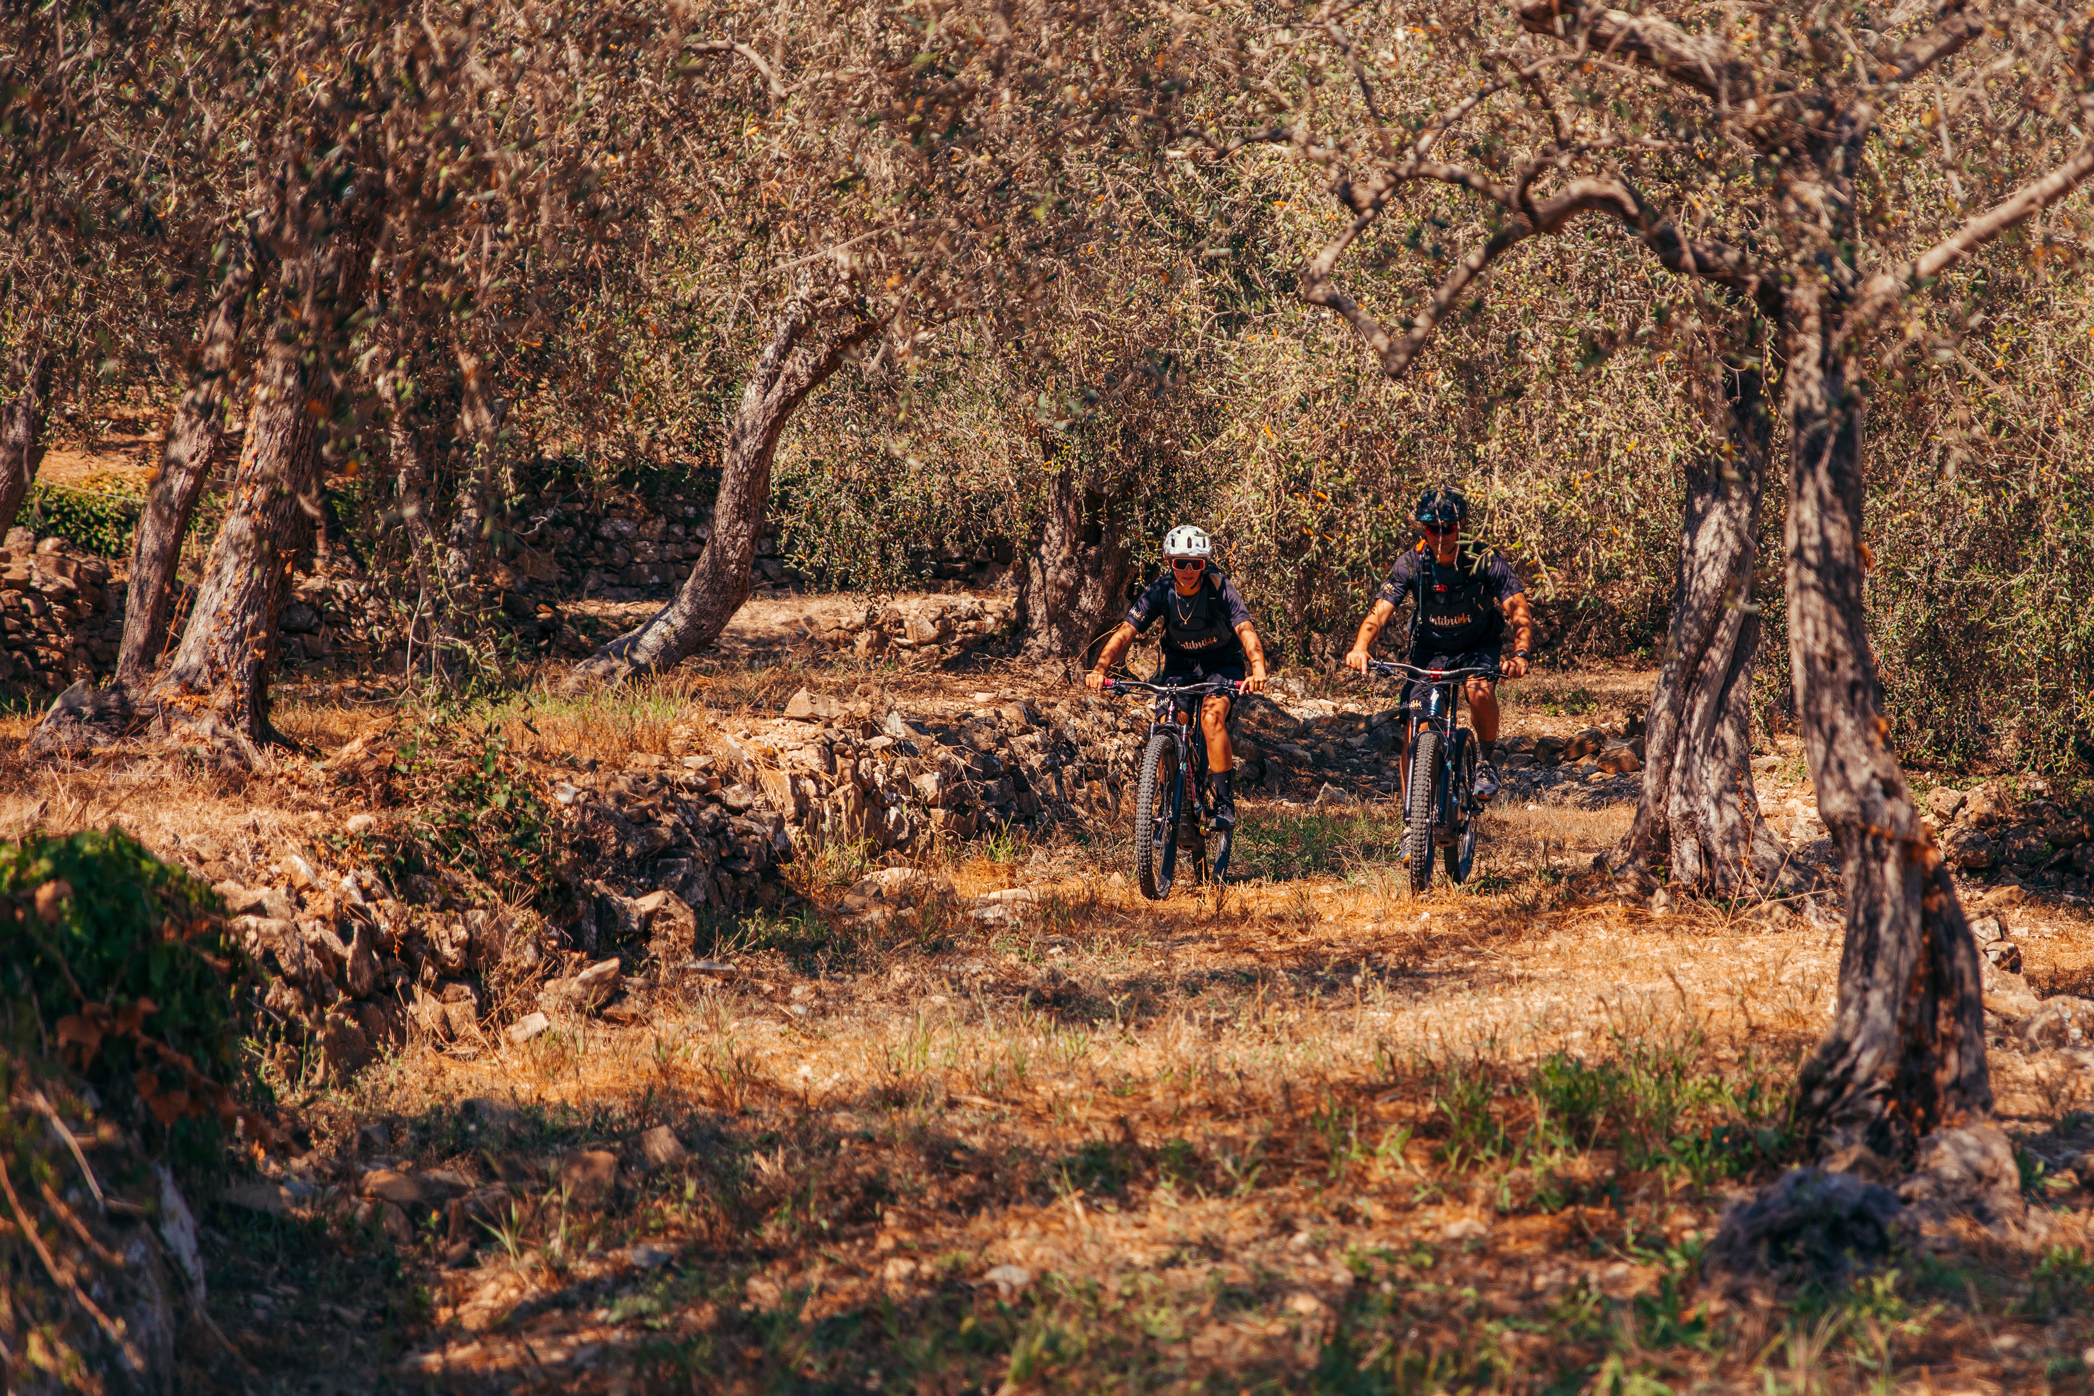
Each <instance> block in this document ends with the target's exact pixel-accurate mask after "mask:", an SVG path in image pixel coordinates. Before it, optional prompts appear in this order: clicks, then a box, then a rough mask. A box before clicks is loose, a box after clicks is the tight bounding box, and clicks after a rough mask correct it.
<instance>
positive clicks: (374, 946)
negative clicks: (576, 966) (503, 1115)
mask: <svg viewBox="0 0 2094 1396" xmlns="http://www.w3.org/2000/svg"><path fill="white" fill-rule="evenodd" d="M578 780H579V783H577V782H564V783H562V784H561V785H560V786H559V787H557V789H556V790H555V798H556V800H557V801H558V803H559V807H560V808H561V810H562V818H563V819H564V820H565V821H566V822H567V824H568V829H567V835H568V838H569V841H570V844H571V847H572V849H573V851H574V853H575V854H576V855H577V865H578V866H580V867H582V868H586V869H588V870H589V872H590V873H591V874H592V875H593V877H594V880H593V881H592V882H590V883H589V884H588V886H586V887H584V888H582V889H580V890H581V894H582V895H581V898H580V900H581V903H582V906H581V916H580V918H579V920H578V921H577V923H576V924H575V925H574V926H572V927H561V928H555V927H550V926H547V925H545V924H543V923H540V922H538V921H536V920H535V919H532V920H519V919H517V918H516V917H514V916H512V915H510V914H509V913H507V912H505V911H503V910H502V909H500V908H499V907H495V908H489V907H485V906H473V905H469V904H468V902H469V897H470V893H469V889H467V888H466V887H465V886H464V885H463V884H461V883H458V882H456V881H455V880H452V879H438V878H432V877H424V876H403V877H401V878H399V879H397V882H396V884H395V885H390V886H389V885H388V884H387V883H386V882H385V881H384V880H383V879H381V878H380V877H379V876H378V875H377V873H375V872H374V871H372V870H371V869H369V868H351V869H348V870H333V871H322V870H321V869H320V868H318V867H317V866H316V865H315V864H314V863H313V862H310V861H308V859H307V858H306V857H305V856H303V855H302V854H297V853H292V854H289V855H286V856H285V857H283V858H282V859H281V860H280V861H278V862H276V863H274V864H270V865H266V866H263V865H257V864H253V863H249V862H246V861H244V860H239V859H232V858H228V857H227V856H226V855H225V854H224V853H223V852H222V850H221V847H220V845H219V844H218V843H217V842H216V841H215V840H213V839H210V838H208V837H201V836H199V837H195V838H191V839H189V840H187V841H184V842H181V843H179V844H177V845H176V846H175V848H173V849H172V850H170V853H171V856H172V858H173V859H174V860H175V861H178V862H181V863H183V864H184V865H186V866H187V867H188V868H189V869H190V870H191V871H192V872H194V873H195V874H196V875H197V876H199V877H201V878H203V879H204V880H206V881H208V882H210V883H211V884H212V889H213V890H214V891H215V892H217V893H218V895H219V897H220V898H221V899H222V900H223V901H224V903H225V906H226V911H227V914H228V915H229V916H230V917H231V918H232V919H231V921H230V923H229V924H230V926H231V929H232V930H233V932H234V933H235V934H236V935H237V936H238V937H239V938H240V939H241V941H242V943H243V944H244V945H245V947H246V949H247V951H248V953H249V954H250V955H252V956H253V957H254V958H255V960H256V961H257V962H258V963H259V964H260V965H261V966H262V968H263V970H264V972H265V974H266V975H267V977H268V980H269V982H268V987H267V989H266V991H265V995H264V999H263V1006H264V1008H265V1010H266V1011H267V1012H268V1013H269V1014H270V1015H271V1016H272V1017H273V1018H274V1019H275V1020H276V1021H277V1022H278V1023H279V1024H281V1025H283V1026H286V1027H290V1028H293V1029H296V1030H297V1033H296V1034H294V1035H303V1036H305V1037H306V1038H307V1039H308V1040H309V1041H311V1042H313V1043H315V1044H316V1045H317V1046H318V1048H319V1050H320V1053H321V1056H322V1060H323V1063H324V1065H325V1067H326V1069H327V1070H328V1071H329V1072H330V1073H331V1074H336V1075H339V1074H342V1073H346V1072H350V1071H354V1070H356V1069H357V1068H358V1067H360V1066H362V1065H363V1064H365V1063H366V1062H368V1061H369V1060H370V1059H371V1058H372V1056H373V1055H374V1054H375V1053H376V1052H377V1051H379V1050H380V1049H381V1048H384V1047H386V1046H389V1045H396V1044H398V1043H399V1042H401V1041H403V1040H404V1039H405V1037H406V1035H407V1034H408V1032H409V1031H410V1030H411V1029H414V1028H419V1029H421V1030H422V1031H423V1032H425V1033H426V1034H428V1035H429V1036H431V1037H432V1038H434V1039H436V1040H438V1041H448V1042H454V1043H457V1044H460V1045H462V1046H465V1047H469V1048H477V1047H481V1046H486V1045H490V1044H491V1043H492V1042H493V1038H492V1036H491V1033H490V1030H489V1026H488V1020H489V1016H490V1014H491V1013H492V1012H493V1011H494V1009H495V1005H496V1003H497V1001H499V1000H501V999H503V998H504V997H506V996H508V995H509V994H510V992H511V991H512V990H514V989H515V988H517V987H518V986H521V985H523V984H525V983H527V982H529V981H531V980H534V979H537V978H540V977H542V976H543V975H545V974H546V973H548V972H553V973H555V974H557V973H559V972H562V971H563V969H571V968H572V967H573V966H572V965H571V964H569V963H568V962H569V961H578V960H580V959H582V958H585V957H588V956H593V955H595V954H597V953H599V952H601V951H608V950H611V949H613V948H615V947H617V946H618V945H620V944H621V943H629V942H635V941H642V940H645V941H650V942H651V943H650V944H649V945H647V946H646V947H645V948H646V949H648V950H650V951H651V953H652V954H653V955H654V957H655V958H656V959H657V960H659V961H661V962H663V963H666V964H669V965H671V966H672V967H673V966H674V965H676V964H680V963H681V962H682V961H683V960H685V959H687V958H688V957H689V956H690V954H691V953H692V949H693V938H694V936H695V934H696V931H697V921H696V917H695V915H694V912H693V908H698V907H708V906H709V907H711V908H713V909H715V910H718V911H721V912H724V913H726V914H728V915H734V914H738V913H740V912H742V911H744V910H746V909H747V908H748V907H749V906H751V905H752V904H755V903H759V902H766V903H767V902H769V901H772V900H775V897H776V892H777V883H776V868H777V865H778V864H779V863H780V862H783V861H785V860H786V859H788V858H790V857H791V853H792V845H791V841H790V840H789V839H788V838H787V837H786V834H785V825H784V821H783V820H782V819H781V818H780V817H779V816H778V815H777V814H776V813H775V812H774V811H771V810H769V809H767V808H766V807H765V806H764V805H763V802H762V799H761V797H760V795H758V794H757V792H755V791H753V790H747V789H731V788H730V789H723V788H721V786H720V784H719V782H718V781H717V780H716V779H712V778H710V777H708V776H707V775H706V774H705V773H702V772H681V773H678V774H676V775H673V776H670V775H651V774H618V773H614V774H606V775H602V776H595V775H583V776H581V777H579V778H578ZM347 832H348V833H350V834H351V835H352V836H366V835H376V834H379V833H381V832H382V831H381V827H380V825H379V822H378V819H377V817H376V816H373V815H368V814H365V815H356V816H352V817H351V818H350V819H349V821H348V824H347ZM628 893H631V894H633V895H630V896H628V895H627V894H628ZM650 894H651V895H650Z"/></svg>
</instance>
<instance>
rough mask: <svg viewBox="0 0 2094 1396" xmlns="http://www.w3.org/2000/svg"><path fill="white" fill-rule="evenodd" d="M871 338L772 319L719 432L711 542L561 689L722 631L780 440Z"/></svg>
mask: <svg viewBox="0 0 2094 1396" xmlns="http://www.w3.org/2000/svg"><path fill="white" fill-rule="evenodd" d="M878 330H879V325H878V324H876V323H861V324H859V325H857V326H855V327H853V328H852V329H850V330H848V331H846V332H844V333H842V334H838V335H835V336H823V335H821V334H820V333H819V332H818V331H817V327H816V324H815V318H814V314H813V312H812V311H811V310H810V309H808V308H807V307H806V306H804V305H801V304H797V303H796V304H793V305H789V306H787V307H786V308H785V309H784V310H782V311H781V312H780V313H779V315H778V318H777V320H776V322H775V323H774V324H773V325H772V328H771V338H770V341H769V342H768V343H767V344H766V345H765V346H764V350H763V353H762V354H761V355H760V356H759V357H758V358H757V361H756V366H755V369H754V371H753V372H751V374H750V375H749V381H748V383H747V384H746V385H745V386H744V387H743V389H742V400H741V403H740V405H739V406H738V407H737V408H736V410H735V414H734V421H733V423H732V425H731V426H730V427H729V428H728V432H727V443H726V449H725V450H724V452H723V453H722V457H721V471H720V493H719V497H718V498H717V499H716V500H715V501H714V504H713V522H712V535H711V537H710V538H708V539H707V540H706V544H705V550H704V551H703V552H702V553H700V554H699V555H698V561H697V562H696V564H695V565H693V566H692V568H691V575H690V576H688V577H686V578H685V579H684V583H683V586H682V587H680V588H679V589H678V590H677V593H676V598H675V599H674V600H673V601H671V602H670V603H669V604H668V605H667V606H664V607H663V608H662V609H661V610H660V611H658V612H656V613H655V614H654V616H653V617H652V618H651V619H649V620H648V621H647V622H646V623H645V624H643V625H641V626H640V627H639V628H638V629H637V630H633V631H629V632H627V633H626V634H624V635H621V636H619V637H618V638H617V639H615V640H613V641H611V642H610V643H609V644H607V645H605V646H604V647H603V648H602V649H599V650H598V651H597V652H596V653H595V654H593V655H591V656H590V657H589V658H588V659H586V660H584V661H583V662H582V663H580V664H578V665H576V666H575V670H574V673H573V675H572V676H571V677H570V679H569V683H570V684H575V683H585V682H589V681H593V680H610V681H614V682H615V681H617V680H619V679H623V678H626V677H628V676H629V675H632V674H636V673H653V672H655V671H657V670H661V669H666V668H668V667H669V666H671V665H673V664H675V663H676V662H677V661H678V660H680V659H682V658H684V657H685V656H686V655H690V654H694V653H696V652H697V651H698V650H700V649H703V648H704V647H705V646H706V645H709V644H711V643H712V642H713V641H714V640H715V639H717V638H718V637H719V634H720V632H721V631H722V630H725V629H726V628H727V622H728V621H730V620H732V619H734V613H735V612H736V611H738V610H740V609H741V606H742V603H743V602H744V601H747V600H748V599H749V589H750V581H749V573H750V568H751V566H752V565H753V564H754V563H755V560H756V540H757V538H758V537H759V536H760V535H761V534H762V532H763V519H764V513H765V511H766V510H767V509H768V508H769V507H770V502H771V458H772V456H773V455H774V454H776V452H777V449H778V436H779V434H780V433H781V432H782V431H784V429H785V424H786V422H787V421H788V420H789V419H790V418H791V416H792V414H793V412H794V411H795V410H797V409H798V408H799V406H800V404H801V403H802V402H805V401H806V400H807V395H808V394H809V393H811V392H813V391H814V390H815V389H816V388H818V387H820V386H821V385H822V383H823V382H824V380H826V379H827V378H828V377H829V375H830V374H831V373H834V372H835V371H836V368H837V366H838V365H839V364H841V363H842V362H843V360H844V357H845V355H846V354H847V353H849V352H850V351H851V350H852V349H854V348H855V347H857V345H859V344H861V343H863V342H864V341H865V340H866V339H867V338H869V337H870V336H872V335H873V334H875V333H877V332H878Z"/></svg>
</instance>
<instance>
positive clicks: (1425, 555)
mask: <svg viewBox="0 0 2094 1396" xmlns="http://www.w3.org/2000/svg"><path fill="white" fill-rule="evenodd" d="M1526 589H1527V584H1526V583H1525V582H1522V581H1521V580H1520V578H1519V574H1518V573H1516V572H1514V571H1513V570H1512V568H1511V566H1509V565H1508V564H1507V563H1506V561H1505V559H1504V558H1502V557H1500V556H1499V555H1498V553H1497V550H1496V549H1493V548H1478V547H1475V546H1472V545H1464V546H1463V548H1462V550H1461V553H1460V555H1459V556H1458V557H1457V558H1456V559H1455V561H1454V563H1453V564H1452V565H1451V566H1442V565H1441V564H1440V562H1439V561H1438V560H1437V559H1436V558H1434V557H1433V555H1432V552H1431V549H1430V546H1429V545H1428V544H1424V543H1421V544H1419V545H1418V546H1417V547H1416V548H1414V549H1412V550H1411V551H1409V552H1406V553H1405V554H1403V556H1401V557H1399V558H1397V559H1396V565H1395V566H1394V567H1391V568H1390V569H1389V577H1388V580H1387V581H1385V582H1383V583H1382V588H1381V599H1382V600H1384V601H1386V602H1388V603H1389V604H1390V605H1391V606H1401V605H1403V603H1404V602H1405V601H1409V602H1410V603H1411V604H1412V607H1413V610H1412V612H1411V652H1412V653H1413V654H1458V653H1461V652H1462V651H1465V650H1474V649H1478V648H1481V647H1483V646H1486V645H1494V644H1496V643H1497V642H1498V641H1499V640H1500V639H1501V638H1503V636H1504V634H1505V613H1504V610H1503V609H1502V605H1501V603H1503V602H1504V601H1506V600H1508V599H1510V598H1511V597H1514V596H1518V595H1520V594H1521V593H1522V592H1524V591H1526Z"/></svg>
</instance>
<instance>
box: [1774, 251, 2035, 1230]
mask: <svg viewBox="0 0 2094 1396" xmlns="http://www.w3.org/2000/svg"><path fill="white" fill-rule="evenodd" d="M1822 296H1823V291H1822V288H1820V287H1817V286H1814V285H1810V284H1799V285H1798V286H1797V287H1795V288H1794V289H1793V290H1792V291H1791V292H1790V304H1789V309H1788V312H1787V316H1786V322H1785V324H1784V326H1783V339H1784V344H1783V350H1784V357H1785V359H1786V369H1785V372H1786V379H1787V382H1786V395H1785V396H1786V403H1785V407H1786V411H1787V414H1788V419H1789V424H1790V429H1791V433H1792V447H1791V449H1792V452H1793V454H1792V459H1791V463H1790V470H1789V511H1788V537H1787V550H1788V571H1787V587H1788V617H1789V650H1790V659H1791V663H1792V665H1793V671H1794V678H1795V687H1796V706H1797V716H1798V719H1799V721H1800V723H1801V725H1802V728H1803V735H1804V742H1805V749H1806V751H1807V752H1808V755H1809V759H1810V772H1811V779H1812V781H1813V782H1815V784H1816V786H1817V792H1818V809H1819V812H1820V814H1821V815H1822V816H1823V818H1824V820H1825V823H1826V825H1827V827H1828V828H1830V829H1831V831H1832V836H1833V838H1834V840H1835V841H1836V842H1837V844H1838V846H1839V852H1840V867H1841V872H1842V874H1843V876H1844V879H1845V883H1846V900H1847V937H1846V944H1845V947H1844V949H1843V950H1842V951H1841V954H1840V977H1839V1007H1838V1010H1837V1013H1836V1015H1835V1017H1834V1019H1833V1024H1832V1029H1831V1031H1830V1032H1829V1033H1827V1034H1826V1037H1825V1040H1824V1041H1823V1042H1822V1043H1821V1044H1820V1045H1819V1047H1818V1049H1817V1052H1816V1053H1815V1054H1814V1055H1813V1056H1812V1058H1811V1059H1810V1060H1809V1061H1808V1062H1806V1063H1805V1064H1804V1068H1803V1072H1802V1077H1801V1080H1800V1082H1799V1084H1798V1092H1797V1102H1796V1113H1797V1118H1798V1120H1799V1122H1800V1123H1802V1124H1803V1126H1804V1127H1805V1129H1806V1130H1807V1131H1808V1132H1809V1133H1810V1134H1811V1135H1813V1136H1814V1137H1815V1138H1816V1139H1817V1140H1818V1141H1819V1143H1820V1144H1821V1145H1822V1146H1824V1147H1825V1148H1827V1149H1829V1150H1834V1151H1838V1150H1846V1149H1852V1148H1855V1147H1857V1146H1859V1147H1861V1148H1865V1149H1867V1150H1869V1151H1871V1152H1872V1153H1874V1154H1876V1155H1879V1156H1881V1157H1882V1158H1884V1159H1886V1160H1891V1161H1895V1162H1897V1163H1900V1164H1907V1165H1909V1164H1911V1163H1913V1162H1914V1161H1915V1160H1919V1161H1920V1162H1921V1163H1922V1166H1923V1167H1924V1166H1925V1155H1927V1154H1928V1153H1929V1152H1930V1151H1933V1150H1935V1149H1938V1148H1940V1147H1942V1141H1943V1140H1944V1139H1957V1140H1962V1141H1964V1145H1958V1146H1957V1147H1962V1148H1964V1151H1965V1152H1966V1153H1968V1152H1969V1148H1968V1147H1965V1145H1968V1144H1969V1141H1973V1140H1977V1141H1980V1142H1979V1143H1978V1144H1977V1145H1975V1146H1970V1147H1976V1148H1977V1149H1978V1150H1979V1152H1981V1153H1985V1154H1987V1155H1988V1157H1987V1158H1986V1160H1985V1161H1984V1163H1983V1164H1980V1165H1977V1166H1976V1167H1975V1168H1973V1167H1971V1166H1965V1168H1964V1170H1963V1171H1964V1172H1965V1173H1971V1172H1973V1171H1980V1172H1981V1171H1982V1170H1983V1168H1984V1167H1985V1166H1990V1167H1991V1168H1992V1169H1993V1171H1994V1172H1996V1171H1997V1167H1998V1156H1999V1154H2000V1151H2001V1150H2002V1149H2005V1148H2006V1146H2005V1144H2004V1142H2003V1139H2002V1138H2001V1137H2000V1136H1999V1135H1998V1132H1997V1130H1980V1131H1978V1132H1975V1133H1973V1132H1972V1131H1970V1130H1969V1129H1966V1128H1965V1127H1966V1126H1970V1125H1981V1126H1982V1125H1984V1124H1985V1122H1986V1121H1987V1120H1988V1119H1989V1117H1990V1116H1991V1113H1992V1085H1991V1080H1990V1078H1989V1076H1988V1075H1987V1071H1986V1064H1985V1011H1984V1005H1983V1002H1982V999H1981V995H1982V992H1983V990H1982V980H1981V977H1980V969H1979V963H1978V952H1977V946H1976V944H1975V943H1974V942H1973V941H1972V939H1971V934H1970V928H1969V926H1968V925H1967V924H1966V923H1965V921H1964V919H1963V911H1962V908H1961V907H1960V906H1959V905H1958V904H1957V901H1956V893H1955V889H1954V887H1953V886H1952V885H1951V884H1950V881H1949V875H1948V869H1947V866H1946V865H1945V864H1944V862H1943V861H1942V857H1941V854H1940V852H1939V851H1938V850H1937V849H1936V848H1935V846H1934V841H1933V839H1932V837H1931V836H1930V835H1929V833H1928V832H1927V830H1926V827H1925V826H1924V825H1923V824H1922V823H1921V822H1920V819H1919V816H1918V814H1917V813H1916V811H1915V810H1914V808H1913V804H1912V798H1911V793H1910V791H1909V790H1908V789H1907V787H1906V784H1905V777H1904V773H1903V772H1902V771H1901V770H1900V769H1899V766H1898V762H1897V758H1896V757H1895V756H1894V755H1893V754H1892V752H1891V750H1890V747H1889V745H1888V744H1887V742H1886V741H1885V735H1886V733H1887V732H1888V731H1889V725H1888V724H1887V723H1886V722H1885V721H1884V720H1883V717H1882V712H1881V704H1880V702H1879V698H1878V688H1877V683H1876V669H1875V662H1874V659H1873V658H1872V656H1871V654H1870V649H1869V639H1868V628H1867V617H1866V614H1865V612H1864V609H1863V595H1862V588H1863V582H1864V578H1865V573H1866V571H1867V569H1868V566H1869V559H1868V556H1867V553H1866V550H1865V549H1864V548H1863V546H1862V539H1861V526H1862V500H1863V479H1862V460H1861V432H1862V414H1861V403H1860V400H1859V398H1858V397H1857V396H1856V395H1855V393H1854V384H1855V381H1856V378H1855V374H1854V372H1853V366H1852V365H1851V364H1850V363H1849V362H1848V360H1847V358H1846V351H1845V349H1844V347H1843V346H1842V345H1841V344H1839V343H1838V342H1836V341H1835V339H1834V338H1833V337H1832V336H1830V335H1828V334H1827V333H1826V328H1825V326H1826V322H1827V321H1829V320H1831V319H1832V318H1833V315H1832V312H1831V308H1830V307H1828V306H1827V305H1826V304H1825V302H1824V300H1823V299H1822V298H1821V297H1822ZM1930 1136H1931V1138H1930ZM2006 1158H2007V1163H2006V1167H2007V1170H2008V1172H2009V1173H2010V1174H2011V1172H2012V1156H2011V1152H2008V1153H2007V1155H2006ZM2016 1196H2017V1197H2018V1194H2016ZM2012 1200H2013V1199H2011V1198H2010V1199H2008V1201H2009V1202H2010V1203H2011V1202H2012Z"/></svg>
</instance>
